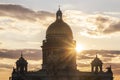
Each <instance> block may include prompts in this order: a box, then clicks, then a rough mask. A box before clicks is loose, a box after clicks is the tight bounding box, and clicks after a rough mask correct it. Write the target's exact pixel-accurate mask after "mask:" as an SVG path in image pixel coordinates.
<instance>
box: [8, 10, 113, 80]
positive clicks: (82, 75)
mask: <svg viewBox="0 0 120 80" xmlns="http://www.w3.org/2000/svg"><path fill="white" fill-rule="evenodd" d="M75 47H76V41H74V40H73V33H72V30H71V28H70V27H69V25H68V24H67V23H65V22H64V21H63V19H62V11H61V10H60V8H59V10H58V11H57V13H56V21H55V22H54V23H52V24H51V25H50V26H49V27H48V29H47V32H46V39H45V40H43V45H42V46H41V48H42V58H43V60H42V61H43V62H42V69H40V70H38V71H35V72H33V71H28V70H27V67H28V66H27V64H28V63H27V61H26V60H25V59H24V57H23V55H22V54H21V57H20V58H19V60H17V62H16V68H13V72H12V76H11V77H10V80H113V73H112V70H111V66H110V67H107V71H106V72H104V71H103V70H102V65H103V63H102V61H101V60H100V59H99V58H98V57H97V55H96V57H95V59H94V60H93V61H92V62H91V71H90V72H81V71H79V70H77V64H76V51H75Z"/></svg>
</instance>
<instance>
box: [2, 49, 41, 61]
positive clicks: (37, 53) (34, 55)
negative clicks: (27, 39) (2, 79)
mask: <svg viewBox="0 0 120 80" xmlns="http://www.w3.org/2000/svg"><path fill="white" fill-rule="evenodd" d="M21 51H22V53H23V56H24V57H25V58H26V59H27V60H40V59H41V58H42V54H41V50H37V49H35V50H34V49H23V50H7V49H1V50H0V58H1V59H2V58H8V59H18V58H19V57H20V55H21Z"/></svg>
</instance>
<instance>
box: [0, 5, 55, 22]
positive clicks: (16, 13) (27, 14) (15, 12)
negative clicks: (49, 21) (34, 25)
mask: <svg viewBox="0 0 120 80" xmlns="http://www.w3.org/2000/svg"><path fill="white" fill-rule="evenodd" d="M0 16H9V17H12V18H17V19H20V20H30V21H36V19H37V18H39V19H45V18H46V17H48V16H53V14H52V13H50V12H47V11H38V12H35V11H33V10H31V9H28V8H25V7H22V6H20V5H13V4H0Z"/></svg>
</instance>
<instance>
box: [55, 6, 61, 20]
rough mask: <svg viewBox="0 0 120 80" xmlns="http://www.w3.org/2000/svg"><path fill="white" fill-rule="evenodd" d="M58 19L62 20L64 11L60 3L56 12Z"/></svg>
mask: <svg viewBox="0 0 120 80" xmlns="http://www.w3.org/2000/svg"><path fill="white" fill-rule="evenodd" d="M56 19H57V20H62V11H61V10H60V5H59V9H58V11H57V13H56Z"/></svg>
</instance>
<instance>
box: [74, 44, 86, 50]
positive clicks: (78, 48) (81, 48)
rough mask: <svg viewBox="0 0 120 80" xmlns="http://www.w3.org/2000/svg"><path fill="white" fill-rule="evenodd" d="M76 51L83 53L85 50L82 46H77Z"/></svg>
mask: <svg viewBox="0 0 120 80" xmlns="http://www.w3.org/2000/svg"><path fill="white" fill-rule="evenodd" d="M75 49H76V51H77V52H81V51H82V50H83V49H84V48H83V46H82V45H80V44H77V45H76V48H75Z"/></svg>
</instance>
